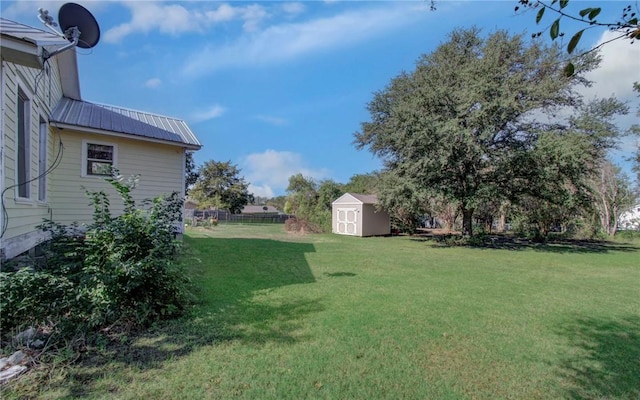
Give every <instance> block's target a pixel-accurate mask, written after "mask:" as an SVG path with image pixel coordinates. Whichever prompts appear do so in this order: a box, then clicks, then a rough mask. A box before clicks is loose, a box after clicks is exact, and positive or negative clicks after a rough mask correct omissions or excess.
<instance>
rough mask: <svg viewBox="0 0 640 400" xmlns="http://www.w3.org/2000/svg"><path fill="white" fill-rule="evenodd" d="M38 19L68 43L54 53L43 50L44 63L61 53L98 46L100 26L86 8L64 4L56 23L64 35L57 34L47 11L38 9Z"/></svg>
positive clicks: (73, 4) (54, 24)
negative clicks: (77, 48)
mask: <svg viewBox="0 0 640 400" xmlns="http://www.w3.org/2000/svg"><path fill="white" fill-rule="evenodd" d="M38 14H39V15H38V18H39V19H40V21H41V22H42V23H43V24H44V25H45V26H46V27H47V28H49V29H50V30H51V31H52V32H54V33H55V34H56V35H58V36H60V37H62V38H64V39H66V40H68V41H69V44H67V45H65V46H62V47H60V48H59V49H56V50H54V51H48V50H46V49H43V52H42V58H43V59H44V60H45V61H46V60H48V59H49V58H51V57H53V56H55V55H56V54H60V53H62V52H63V51H66V50H69V49H72V48H74V47H76V46H77V47H80V48H83V49H90V48H92V47H94V46H95V45H96V44H98V41H99V40H100V26H98V22H97V21H96V19H95V18H94V17H93V15H92V14H91V13H90V12H89V10H87V9H86V8H84V7H82V6H81V5H79V4H75V3H66V4H63V5H62V7H60V11H58V22H59V23H60V29H61V30H62V31H63V32H64V33H60V32H58V31H57V30H56V29H54V27H56V26H58V24H57V23H55V22H54V21H53V17H51V16H50V15H49V11H47V10H44V9H42V8H40V9H39V10H38Z"/></svg>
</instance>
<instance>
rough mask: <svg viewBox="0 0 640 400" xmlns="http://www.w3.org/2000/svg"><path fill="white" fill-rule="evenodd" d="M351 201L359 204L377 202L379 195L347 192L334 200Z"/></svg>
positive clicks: (340, 201) (335, 201)
mask: <svg viewBox="0 0 640 400" xmlns="http://www.w3.org/2000/svg"><path fill="white" fill-rule="evenodd" d="M349 201H351V202H356V203H359V204H377V203H378V196H376V195H375V194H358V193H345V194H343V195H342V196H340V197H338V198H337V199H336V200H334V201H333V203H348V202H349Z"/></svg>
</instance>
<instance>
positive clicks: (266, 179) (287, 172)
mask: <svg viewBox="0 0 640 400" xmlns="http://www.w3.org/2000/svg"><path fill="white" fill-rule="evenodd" d="M240 167H241V169H242V172H243V174H244V176H245V178H246V180H247V181H248V182H250V183H251V187H252V188H253V189H251V190H254V191H253V193H254V194H256V195H259V196H266V197H273V195H274V194H277V193H280V194H281V193H284V191H285V190H286V188H287V186H288V185H289V177H290V176H292V175H295V174H297V173H301V174H302V175H304V176H305V177H309V178H314V179H318V180H319V179H323V178H326V177H327V176H328V174H329V171H328V170H327V169H324V168H321V169H311V168H308V167H306V166H305V162H304V159H303V158H302V156H301V155H300V154H298V153H294V152H290V151H276V150H266V151H264V152H262V153H253V154H249V155H248V156H246V157H244V158H243V159H242V160H241V162H240ZM251 187H250V188H251ZM260 193H262V194H260ZM268 193H270V195H269V196H267V194H268Z"/></svg>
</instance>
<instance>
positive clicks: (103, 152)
mask: <svg viewBox="0 0 640 400" xmlns="http://www.w3.org/2000/svg"><path fill="white" fill-rule="evenodd" d="M83 154H84V159H83V164H84V165H83V171H82V172H83V174H82V175H83V176H109V175H111V171H112V169H113V168H115V166H116V158H117V147H116V145H114V144H109V143H96V142H83Z"/></svg>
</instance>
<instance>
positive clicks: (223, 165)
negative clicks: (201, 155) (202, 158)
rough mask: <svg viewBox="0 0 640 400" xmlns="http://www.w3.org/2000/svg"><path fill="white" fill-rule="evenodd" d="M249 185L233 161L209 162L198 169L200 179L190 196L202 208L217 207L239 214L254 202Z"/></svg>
mask: <svg viewBox="0 0 640 400" xmlns="http://www.w3.org/2000/svg"><path fill="white" fill-rule="evenodd" d="M248 188H249V184H248V183H247V182H245V180H244V178H243V177H241V176H240V169H239V168H238V167H237V166H236V165H234V164H232V163H231V161H225V162H222V161H213V160H210V161H207V162H205V163H204V165H202V166H201V167H200V168H199V169H198V179H197V180H196V183H195V184H194V185H193V188H192V189H191V190H190V191H189V195H190V196H191V197H192V198H193V199H194V200H196V201H198V202H199V203H200V206H209V207H216V208H219V209H225V210H229V211H230V212H231V213H233V214H237V213H239V212H240V211H241V210H242V207H244V206H245V205H247V204H249V203H250V202H251V201H253V199H252V197H253V195H251V194H250V193H249V191H248Z"/></svg>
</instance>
